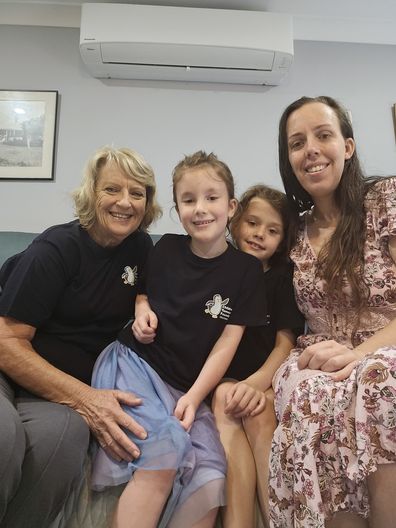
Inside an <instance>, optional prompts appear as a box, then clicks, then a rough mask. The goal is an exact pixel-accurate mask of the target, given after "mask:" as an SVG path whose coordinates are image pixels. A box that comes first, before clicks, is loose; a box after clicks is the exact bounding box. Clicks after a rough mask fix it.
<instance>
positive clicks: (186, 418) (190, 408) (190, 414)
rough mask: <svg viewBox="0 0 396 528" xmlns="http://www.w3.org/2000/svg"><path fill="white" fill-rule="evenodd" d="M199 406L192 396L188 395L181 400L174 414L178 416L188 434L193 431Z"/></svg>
mask: <svg viewBox="0 0 396 528" xmlns="http://www.w3.org/2000/svg"><path fill="white" fill-rule="evenodd" d="M197 409H198V404H197V402H195V401H194V399H193V398H191V396H190V395H189V394H188V393H186V394H184V396H182V397H181V398H179V400H178V402H177V404H176V407H175V410H174V412H173V414H174V415H175V416H176V418H177V419H178V420H180V423H181V425H182V427H183V429H184V430H185V431H187V433H188V432H189V430H190V429H191V426H192V424H193V423H194V420H195V413H196V412H197Z"/></svg>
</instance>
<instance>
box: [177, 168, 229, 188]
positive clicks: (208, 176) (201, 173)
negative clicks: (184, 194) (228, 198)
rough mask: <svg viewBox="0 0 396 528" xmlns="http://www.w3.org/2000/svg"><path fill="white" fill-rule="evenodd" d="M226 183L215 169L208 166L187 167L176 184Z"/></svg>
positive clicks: (211, 184)
mask: <svg viewBox="0 0 396 528" xmlns="http://www.w3.org/2000/svg"><path fill="white" fill-rule="evenodd" d="M221 184H224V185H226V183H225V181H224V180H223V178H222V177H221V176H219V175H218V174H217V172H216V171H215V169H214V168H213V167H210V166H203V167H194V168H192V169H187V170H185V171H184V172H183V174H182V175H181V177H180V179H179V181H178V182H177V184H176V186H177V187H178V186H183V187H184V186H186V185H194V186H195V185H197V186H198V185H210V186H213V185H221Z"/></svg>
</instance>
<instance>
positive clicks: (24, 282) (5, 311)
mask: <svg viewBox="0 0 396 528" xmlns="http://www.w3.org/2000/svg"><path fill="white" fill-rule="evenodd" d="M69 273H70V270H68V269H67V264H66V262H65V261H64V259H63V258H62V256H61V255H60V253H59V251H58V250H57V248H56V247H55V246H53V245H52V244H51V243H48V242H46V241H34V242H33V243H32V244H31V245H30V246H29V247H28V248H27V249H26V250H25V251H23V252H22V253H19V254H18V255H15V256H14V257H11V258H10V259H8V260H7V261H6V262H5V264H4V265H3V267H2V269H1V272H0V283H1V286H2V291H1V295H0V315H2V316H8V317H13V318H14V319H17V320H18V321H21V322H24V323H26V324H30V325H32V326H34V327H36V328H37V327H39V326H41V325H42V324H43V323H45V322H46V321H47V320H48V319H49V318H50V317H51V315H52V313H53V311H54V309H55V307H56V305H57V303H58V302H59V299H60V297H61V295H62V292H63V291H64V289H65V287H66V285H67V282H68V277H69Z"/></svg>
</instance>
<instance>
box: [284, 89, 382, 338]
mask: <svg viewBox="0 0 396 528" xmlns="http://www.w3.org/2000/svg"><path fill="white" fill-rule="evenodd" d="M310 103H323V104H325V105H326V106H328V107H330V108H331V109H332V110H333V111H334V113H335V115H336V117H337V119H338V122H339V125H340V129H341V133H342V136H343V137H344V139H348V138H352V139H353V137H354V136H353V129H352V125H351V122H350V119H349V116H348V113H347V111H346V110H345V109H344V108H343V107H342V105H340V103H338V102H337V101H335V100H334V99H332V98H331V97H328V96H319V97H301V98H300V99H298V100H297V101H294V102H293V103H291V104H290V105H289V106H288V107H287V108H286V110H284V112H283V114H282V116H281V119H280V122H279V136H278V150H279V170H280V174H281V177H282V181H283V185H284V187H285V191H286V195H287V198H288V200H289V204H290V207H291V215H292V218H291V230H290V232H289V248H290V249H291V248H292V247H293V245H294V244H295V240H296V234H297V230H298V225H299V223H300V214H301V213H303V212H304V211H308V210H310V209H311V208H312V206H313V200H312V197H311V196H310V194H309V193H307V191H306V190H305V189H304V188H303V187H302V186H301V184H300V183H299V181H298V180H297V178H296V176H295V174H294V172H293V169H292V167H291V165H290V161H289V152H288V141H287V121H288V118H289V116H290V115H291V114H292V113H293V112H294V111H296V110H298V109H299V108H301V107H302V106H304V105H306V104H310ZM377 180H378V178H365V177H364V175H363V172H362V169H361V166H360V162H359V158H358V155H357V152H356V149H355V151H354V153H353V154H352V156H351V158H349V159H347V160H345V165H344V170H343V173H342V177H341V181H340V183H339V185H338V187H337V189H336V192H335V202H336V204H337V206H338V208H339V210H340V213H341V215H340V221H339V222H338V225H337V227H336V229H335V231H334V233H333V235H332V236H331V238H330V239H329V241H328V242H327V243H326V244H325V246H324V247H323V248H322V250H321V251H320V253H319V256H318V264H319V266H318V269H319V273H320V276H321V278H323V279H324V280H325V281H326V289H327V294H328V297H329V305H330V308H331V307H332V306H334V305H335V303H336V302H337V300H339V297H338V296H339V295H340V293H339V292H342V288H343V286H344V280H345V279H346V280H347V281H348V283H349V285H350V288H351V295H352V303H353V306H354V307H355V310H356V314H357V318H356V324H355V325H354V326H355V329H354V332H353V334H354V333H355V332H356V330H357V326H358V324H359V320H360V317H361V315H362V313H363V310H364V308H365V306H366V305H367V298H368V288H367V286H366V284H365V282H364V275H363V273H364V255H363V250H364V243H365V239H366V223H365V208H364V197H365V195H366V193H367V191H368V189H369V188H370V187H371V186H372V185H373V184H374V183H375V181H377ZM352 341H353V335H352Z"/></svg>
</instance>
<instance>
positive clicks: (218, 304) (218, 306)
mask: <svg viewBox="0 0 396 528" xmlns="http://www.w3.org/2000/svg"><path fill="white" fill-rule="evenodd" d="M229 302H230V299H229V298H228V297H227V299H224V301H223V299H222V297H221V295H220V294H219V293H215V295H213V299H211V300H210V301H207V302H206V303H205V306H206V308H205V313H207V314H209V315H210V316H211V317H213V319H217V318H219V319H224V320H225V321H227V320H228V319H229V317H230V315H231V312H232V308H230V307H229V306H227V304H228V303H229Z"/></svg>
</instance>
